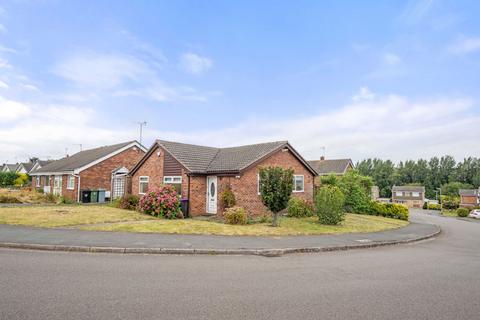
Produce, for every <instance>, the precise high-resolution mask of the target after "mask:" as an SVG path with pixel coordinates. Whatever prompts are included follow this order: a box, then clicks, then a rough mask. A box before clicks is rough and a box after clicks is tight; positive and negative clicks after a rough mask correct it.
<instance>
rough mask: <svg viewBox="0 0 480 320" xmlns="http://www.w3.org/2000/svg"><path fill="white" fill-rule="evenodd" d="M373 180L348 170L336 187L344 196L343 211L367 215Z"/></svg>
mask: <svg viewBox="0 0 480 320" xmlns="http://www.w3.org/2000/svg"><path fill="white" fill-rule="evenodd" d="M372 186H373V180H372V178H370V177H366V176H363V175H361V174H360V173H358V171H356V170H350V171H348V172H347V173H345V174H344V175H343V176H342V177H341V178H339V180H338V187H339V188H340V190H341V191H342V192H343V194H344V195H345V211H347V212H353V213H367V212H368V210H369V209H370V200H371V191H372Z"/></svg>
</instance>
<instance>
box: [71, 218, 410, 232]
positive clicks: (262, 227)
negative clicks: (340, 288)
mask: <svg viewBox="0 0 480 320" xmlns="http://www.w3.org/2000/svg"><path fill="white" fill-rule="evenodd" d="M406 225H408V222H407V221H401V220H397V219H389V218H383V217H377V216H369V215H358V214H347V215H346V219H345V221H344V222H343V223H342V224H341V225H338V226H326V225H322V224H319V223H318V218H317V217H311V218H301V219H298V218H287V217H283V218H281V220H280V227H277V228H275V227H272V226H270V223H255V224H248V225H229V224H224V223H221V222H215V221H208V220H205V219H199V218H196V219H185V220H163V219H161V220H154V221H139V222H120V223H114V224H108V225H98V226H83V227H80V229H82V230H95V231H123V232H150V233H169V234H172V233H183V234H215V235H249V236H260V235H264V236H287V235H319V234H339V233H352V232H377V231H384V230H389V229H396V228H400V227H404V226H406Z"/></svg>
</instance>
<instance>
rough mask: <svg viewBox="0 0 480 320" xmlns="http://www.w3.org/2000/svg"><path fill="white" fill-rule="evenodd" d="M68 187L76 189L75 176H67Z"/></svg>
mask: <svg viewBox="0 0 480 320" xmlns="http://www.w3.org/2000/svg"><path fill="white" fill-rule="evenodd" d="M67 189H68V190H73V189H75V177H74V176H68V178H67Z"/></svg>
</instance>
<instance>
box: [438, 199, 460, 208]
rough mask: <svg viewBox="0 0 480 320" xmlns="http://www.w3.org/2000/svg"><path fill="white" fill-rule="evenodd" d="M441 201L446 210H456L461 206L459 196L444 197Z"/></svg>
mask: <svg viewBox="0 0 480 320" xmlns="http://www.w3.org/2000/svg"><path fill="white" fill-rule="evenodd" d="M441 201H442V207H443V208H444V209H449V210H454V209H457V208H458V206H459V205H460V197H458V196H442V197H441Z"/></svg>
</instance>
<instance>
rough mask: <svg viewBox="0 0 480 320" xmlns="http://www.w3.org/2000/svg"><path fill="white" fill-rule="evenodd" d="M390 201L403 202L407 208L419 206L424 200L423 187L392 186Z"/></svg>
mask: <svg viewBox="0 0 480 320" xmlns="http://www.w3.org/2000/svg"><path fill="white" fill-rule="evenodd" d="M392 202H393V203H399V204H404V205H406V206H407V207H409V208H421V207H422V206H423V203H424V202H425V187H423V186H393V187H392Z"/></svg>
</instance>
